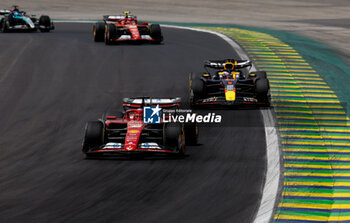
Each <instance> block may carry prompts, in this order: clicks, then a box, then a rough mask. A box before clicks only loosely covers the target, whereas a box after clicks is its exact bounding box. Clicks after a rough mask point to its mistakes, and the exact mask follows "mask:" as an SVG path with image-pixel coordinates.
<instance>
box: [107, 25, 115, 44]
mask: <svg viewBox="0 0 350 223" xmlns="http://www.w3.org/2000/svg"><path fill="white" fill-rule="evenodd" d="M116 36H117V29H116V27H115V25H113V24H109V25H107V29H106V30H105V44H106V45H112V44H113V40H114V38H116Z"/></svg>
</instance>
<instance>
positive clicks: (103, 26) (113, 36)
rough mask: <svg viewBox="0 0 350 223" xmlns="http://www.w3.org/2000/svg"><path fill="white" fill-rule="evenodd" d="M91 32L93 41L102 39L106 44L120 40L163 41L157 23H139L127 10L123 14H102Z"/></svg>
mask: <svg viewBox="0 0 350 223" xmlns="http://www.w3.org/2000/svg"><path fill="white" fill-rule="evenodd" d="M93 34H94V40H95V42H102V41H104V42H105V43H106V44H107V45H110V44H113V43H117V42H121V41H128V42H132V41H134V42H142V41H143V42H151V43H158V44H159V43H161V42H162V41H163V35H162V32H161V28H160V26H159V24H151V25H149V24H148V23H147V22H142V23H139V22H138V21H137V17H136V16H134V15H130V14H129V12H128V11H126V12H124V15H106V16H103V22H97V23H96V24H94V27H93Z"/></svg>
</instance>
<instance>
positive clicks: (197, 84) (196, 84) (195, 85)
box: [189, 73, 205, 106]
mask: <svg viewBox="0 0 350 223" xmlns="http://www.w3.org/2000/svg"><path fill="white" fill-rule="evenodd" d="M201 77H202V74H201V73H191V74H190V87H189V88H190V105H191V106H194V103H195V101H196V100H198V99H200V98H202V97H203V96H204V95H205V88H204V82H203V80H202V79H201Z"/></svg>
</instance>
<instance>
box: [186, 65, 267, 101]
mask: <svg viewBox="0 0 350 223" xmlns="http://www.w3.org/2000/svg"><path fill="white" fill-rule="evenodd" d="M251 67H252V63H251V61H249V60H234V59H225V60H210V61H209V60H208V61H205V62H204V68H205V70H206V72H200V73H191V74H190V77H189V93H190V97H189V99H190V105H191V106H192V107H196V106H201V105H223V106H231V105H232V106H234V105H243V104H250V105H261V106H270V90H269V89H270V86H269V80H268V79H267V77H266V72H265V71H255V72H249V69H248V68H251ZM208 68H209V69H212V70H215V72H212V73H210V72H209V70H208Z"/></svg>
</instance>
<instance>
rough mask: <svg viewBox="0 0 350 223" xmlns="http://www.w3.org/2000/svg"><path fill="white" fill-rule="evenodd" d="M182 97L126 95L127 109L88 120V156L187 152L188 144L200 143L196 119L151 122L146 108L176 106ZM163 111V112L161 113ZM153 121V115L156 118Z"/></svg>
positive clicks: (85, 143)
mask: <svg viewBox="0 0 350 223" xmlns="http://www.w3.org/2000/svg"><path fill="white" fill-rule="evenodd" d="M180 100H181V99H180V98H167V99H164V98H162V99H160V98H145V97H139V98H125V99H124V103H123V108H124V111H122V112H119V113H117V112H116V113H114V114H113V113H112V114H111V113H108V114H105V115H104V117H103V118H102V119H100V120H98V121H92V122H88V123H87V124H86V128H85V137H84V140H83V149H82V150H83V153H85V154H86V156H87V157H96V156H100V155H107V154H109V155H110V154H114V155H117V154H129V155H131V154H140V153H143V154H145V153H146V154H180V155H181V154H184V152H185V144H196V143H197V138H198V126H197V125H196V124H195V123H174V122H173V123H170V122H167V123H165V122H163V120H162V117H161V116H158V118H159V122H157V123H147V122H146V119H145V116H146V112H145V109H150V108H151V113H152V115H153V114H157V113H158V112H160V111H161V109H162V108H167V109H176V108H179V106H180ZM148 114H150V113H148ZM158 115H159V114H158ZM152 121H153V118H152Z"/></svg>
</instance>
